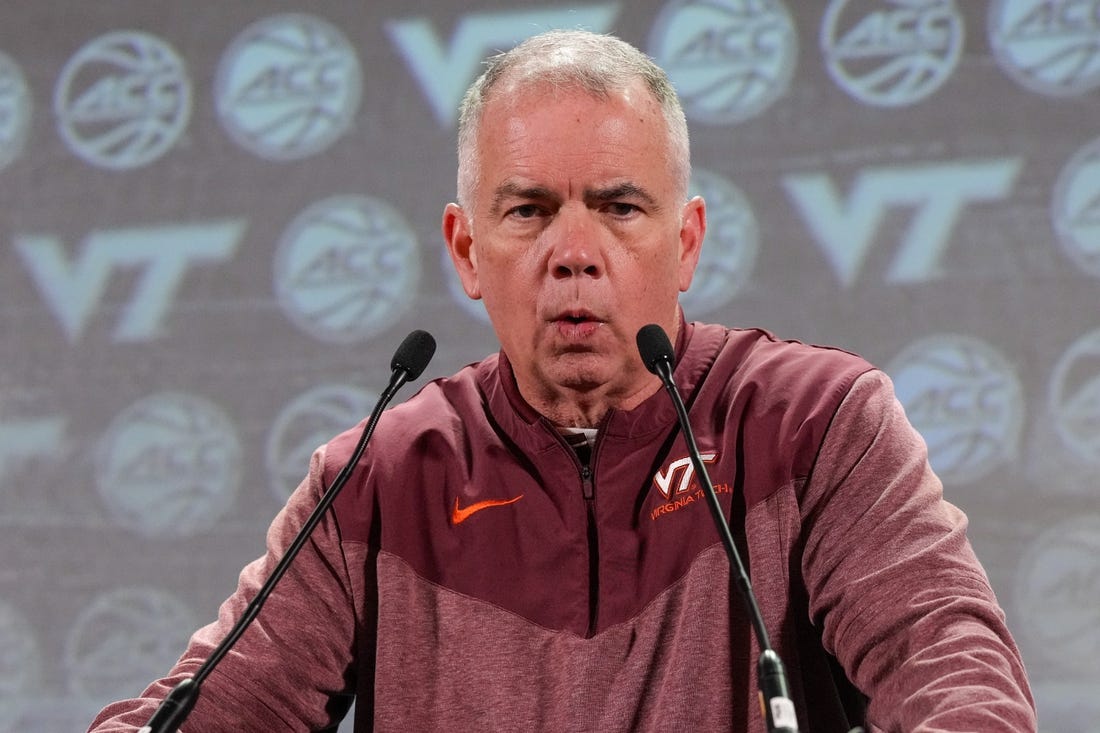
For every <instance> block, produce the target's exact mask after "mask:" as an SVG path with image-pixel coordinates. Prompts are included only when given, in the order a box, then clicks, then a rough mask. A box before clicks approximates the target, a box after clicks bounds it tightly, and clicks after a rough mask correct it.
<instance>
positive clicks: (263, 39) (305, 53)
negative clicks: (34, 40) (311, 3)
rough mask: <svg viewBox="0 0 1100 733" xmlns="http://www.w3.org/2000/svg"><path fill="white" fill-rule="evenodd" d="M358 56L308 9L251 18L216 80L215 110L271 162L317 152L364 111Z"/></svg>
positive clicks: (236, 135)
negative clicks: (360, 97)
mask: <svg viewBox="0 0 1100 733" xmlns="http://www.w3.org/2000/svg"><path fill="white" fill-rule="evenodd" d="M361 86H362V81H361V74H360V71H359V61H358V59H357V58H356V56H355V50H354V49H353V48H352V46H351V44H350V43H348V40H347V39H346V38H345V37H344V35H343V34H342V33H340V31H338V30H337V29H336V28H335V27H333V26H332V25H330V24H328V23H326V22H325V21H323V20H320V19H318V18H314V17H312V16H309V15H302V14H297V13H291V14H287V15H276V16H273V17H271V18H266V19H264V20H261V21H259V22H257V23H253V24H252V25H250V26H249V27H248V28H246V29H245V30H244V31H243V32H242V33H241V34H240V35H239V36H237V38H236V39H235V40H234V41H233V43H232V44H230V46H229V49H228V50H227V51H226V52H225V54H224V56H223V57H222V60H221V63H220V64H219V66H218V75H217V78H216V80H215V82H214V89H215V92H214V93H215V96H216V98H217V105H218V115H219V117H220V118H221V121H222V125H223V126H224V127H225V129H226V131H227V132H228V133H229V135H230V136H231V137H232V138H233V139H234V140H235V141H236V142H237V143H238V144H239V145H241V146H242V147H244V148H246V149H248V150H250V151H251V152H253V153H255V154H256V155H258V156H260V157H261V158H267V159H268V160H294V159H297V158H304V157H306V156H308V155H312V154H314V153H317V152H320V151H322V150H324V149H325V148H327V147H328V146H329V145H331V144H332V143H333V141H335V140H336V139H337V138H339V137H340V136H341V135H342V134H344V132H346V131H347V129H348V126H349V125H350V124H351V121H352V119H353V118H354V117H355V113H356V112H357V111H358V109H359V95H360V93H361Z"/></svg>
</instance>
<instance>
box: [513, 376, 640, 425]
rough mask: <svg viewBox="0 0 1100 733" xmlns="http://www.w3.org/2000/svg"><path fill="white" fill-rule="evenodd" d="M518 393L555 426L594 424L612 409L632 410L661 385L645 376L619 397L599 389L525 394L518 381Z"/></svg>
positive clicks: (598, 422)
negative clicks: (629, 391)
mask: <svg viewBox="0 0 1100 733" xmlns="http://www.w3.org/2000/svg"><path fill="white" fill-rule="evenodd" d="M517 386H518V387H519V390H520V394H521V395H523V398H524V399H525V400H527V402H528V404H530V405H531V406H532V407H533V408H535V410H537V411H538V412H539V413H540V414H541V415H542V416H543V417H545V418H546V419H547V420H549V421H550V422H552V423H553V424H554V425H556V426H558V427H568V428H598V427H599V426H600V423H601V422H603V419H604V418H605V417H606V416H607V414H608V413H609V412H611V411H612V410H632V409H634V408H635V407H637V406H638V405H640V404H642V402H644V401H645V400H646V399H648V398H649V396H650V395H652V394H653V393H654V392H657V391H658V390H660V388H661V382H660V380H659V379H657V378H656V377H653V379H652V380H646V382H645V383H644V384H642V385H641V386H640V387H639V388H638V389H637V390H635V391H633V392H631V393H630V394H629V395H625V396H622V397H617V396H609V395H607V394H604V393H602V392H600V391H596V390H593V391H585V392H579V391H576V390H560V391H555V392H545V393H544V392H536V393H535V394H530V395H529V394H527V390H525V389H524V386H523V385H522V384H518V385H517Z"/></svg>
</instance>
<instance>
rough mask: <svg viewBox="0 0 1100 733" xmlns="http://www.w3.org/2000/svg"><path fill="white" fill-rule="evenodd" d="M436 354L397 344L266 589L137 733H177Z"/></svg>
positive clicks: (429, 345) (422, 343)
mask: <svg viewBox="0 0 1100 733" xmlns="http://www.w3.org/2000/svg"><path fill="white" fill-rule="evenodd" d="M434 352H435V339H433V338H432V337H431V335H430V334H429V333H427V332H426V331H413V332H412V333H410V334H409V335H408V336H406V337H405V340H404V341H402V342H401V345H400V346H399V347H398V348H397V351H396V353H395V354H394V357H393V361H392V362H391V364H390V368H391V369H392V370H393V372H392V374H391V375H390V383H389V385H388V386H387V387H386V389H385V390H384V391H383V392H382V396H381V397H379V398H378V403H377V404H376V405H375V406H374V410H373V411H372V412H371V414H370V419H369V420H368V421H367V424H366V425H365V426H364V427H363V432H362V434H361V435H360V437H359V442H358V443H357V444H356V446H355V450H354V451H353V452H352V455H351V458H350V459H349V460H348V462H347V463H346V464H344V467H343V468H342V469H341V470H340V473H339V474H337V476H336V478H335V479H334V480H333V482H332V486H330V487H329V488H328V490H327V491H325V493H324V495H323V496H322V497H321V500H320V501H319V502H318V503H317V506H316V507H314V509H313V512H312V513H311V514H310V515H309V517H308V518H307V519H306V521H305V523H304V524H303V525H302V527H301V529H300V530H298V534H297V535H296V536H295V537H294V541H293V542H291V543H290V546H289V547H288V548H287V550H286V552H285V553H284V554H283V557H282V559H280V560H279V562H278V564H277V565H276V566H275V569H274V570H272V571H271V575H270V576H269V577H268V579H267V580H266V581H264V584H263V585H262V586H261V587H260V590H259V591H257V593H256V596H255V597H254V598H253V599H252V600H251V601H250V602H249V604H248V606H247V607H246V608H245V610H244V613H243V614H241V617H240V618H239V619H237V622H236V623H235V624H233V628H231V629H230V630H229V633H228V634H226V635H225V638H224V639H222V641H221V643H220V644H218V646H217V647H216V648H215V649H214V651H213V652H211V653H210V656H209V657H207V658H206V661H205V662H203V663H202V665H201V666H200V667H199V668H198V670H197V671H196V672H195V674H194V676H192V677H188V678H186V679H183V680H180V682H179V683H178V684H176V686H175V687H173V688H172V689H171V690H170V691H169V693H168V695H167V696H166V697H165V698H164V700H163V701H162V702H161V704H160V706H159V707H158V708H157V709H156V711H155V712H154V713H153V715H152V717H151V718H149V722H147V723H146V724H145V725H144V726H143V727H142V728H140V729H138V733H175V731H177V730H179V727H180V726H181V725H182V724H183V722H184V721H185V720H187V716H188V715H189V714H190V713H191V710H192V708H194V707H195V702H196V701H197V700H198V698H199V692H200V691H201V688H202V683H203V681H204V680H205V679H206V678H207V676H208V675H209V674H210V673H211V672H212V671H214V668H215V667H216V666H217V665H218V662H220V661H221V660H222V658H223V657H225V655H226V654H228V653H229V650H230V649H231V648H232V647H233V645H234V644H236V643H237V640H238V639H240V638H241V636H242V635H243V634H244V632H245V629H247V628H248V626H249V624H251V623H252V621H253V619H255V618H256V616H258V615H259V613H260V609H261V608H263V605H264V602H265V601H267V597H268V596H269V595H271V591H272V590H274V589H275V584H276V583H278V582H279V580H280V579H281V578H282V577H283V575H284V574H286V571H287V569H288V568H290V564H291V562H292V561H293V560H294V558H295V557H297V555H298V553H299V552H300V551H301V549H302V547H303V546H304V545H305V543H306V541H307V540H308V539H309V536H310V535H311V534H312V533H313V528H314V527H316V526H317V524H318V523H319V522H320V521H321V518H322V517H323V516H324V514H325V512H327V511H328V509H329V507H330V506H332V502H333V501H335V500H336V495H337V494H339V493H340V490H341V489H342V488H344V484H346V483H347V481H348V478H350V477H351V474H352V472H353V471H354V470H355V467H356V465H357V464H358V463H359V459H360V458H361V457H362V456H363V451H364V450H365V449H366V447H367V441H368V440H370V436H371V435H372V434H373V433H374V428H375V425H377V424H378V419H379V418H380V417H381V416H382V411H383V410H385V409H386V406H387V405H388V404H389V403H390V401H391V400H392V399H393V397H394V395H396V394H397V390H399V389H400V388H401V387H402V386H403V385H404V384H405V383H406V382H408V381H410V380H412V379H416V378H417V377H419V376H420V373H421V372H422V371H424V367H426V366H427V365H428V361H430V360H431V358H432V354H433V353H434Z"/></svg>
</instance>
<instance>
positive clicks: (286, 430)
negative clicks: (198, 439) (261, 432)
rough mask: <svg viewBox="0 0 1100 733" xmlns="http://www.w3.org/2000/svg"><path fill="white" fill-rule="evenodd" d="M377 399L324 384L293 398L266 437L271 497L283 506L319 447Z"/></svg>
mask: <svg viewBox="0 0 1100 733" xmlns="http://www.w3.org/2000/svg"><path fill="white" fill-rule="evenodd" d="M377 400H378V395H374V394H371V393H369V392H367V391H365V390H362V389H359V388H358V387H352V386H350V385H341V384H324V385H320V386H317V387H314V388H313V389H311V390H309V391H307V392H305V393H304V394H302V395H299V396H298V397H296V398H295V399H294V400H293V401H291V402H290V404H288V405H287V406H286V407H284V408H283V409H282V411H281V412H280V413H279V416H278V417H277V418H275V424H274V426H273V427H272V428H271V432H270V433H269V434H268V437H267V450H266V463H267V475H268V478H269V479H270V481H271V484H270V486H271V493H272V494H273V495H274V496H275V498H276V499H278V500H279V503H280V504H285V503H286V500H287V499H289V498H290V495H291V494H292V493H293V492H294V489H296V488H297V487H298V484H299V483H300V482H301V480H302V478H303V477H304V476H305V473H306V470H307V469H308V468H309V459H310V456H312V454H313V451H314V450H316V449H317V447H318V446H321V445H323V444H324V443H326V442H327V441H328V440H330V439H331V438H332V437H333V436H334V435H337V434H339V433H340V432H342V431H344V430H347V429H348V428H351V427H354V426H355V424H356V423H358V422H359V421H360V420H362V419H363V418H364V417H366V416H367V415H369V414H370V411H371V409H372V407H373V405H374V403H375V402H376V401H377Z"/></svg>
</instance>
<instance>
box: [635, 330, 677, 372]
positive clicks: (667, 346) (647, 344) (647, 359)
mask: <svg viewBox="0 0 1100 733" xmlns="http://www.w3.org/2000/svg"><path fill="white" fill-rule="evenodd" d="M637 341H638V353H639V354H641V355H642V363H643V364H645V368H646V369H648V370H649V371H651V372H653V373H654V374H656V375H657V376H661V373H660V372H659V371H658V370H657V365H658V364H661V363H667V364H668V365H669V367H670V368H671V366H672V363H673V362H674V361H675V360H676V352H675V351H673V350H672V342H671V341H669V340H668V334H666V333H665V330H664V329H663V328H661V327H660V326H658V325H657V324H656V323H651V324H649V325H648V326H642V327H641V328H640V329H638V336H637Z"/></svg>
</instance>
